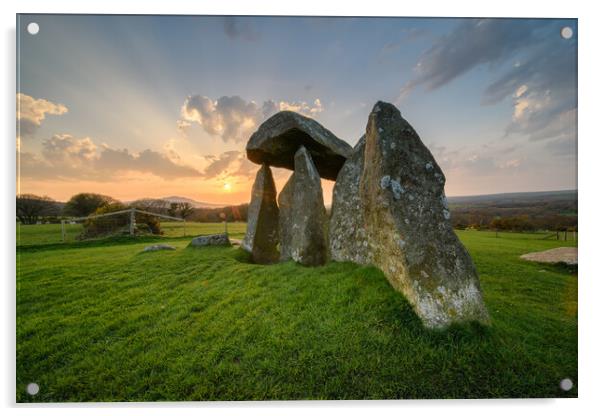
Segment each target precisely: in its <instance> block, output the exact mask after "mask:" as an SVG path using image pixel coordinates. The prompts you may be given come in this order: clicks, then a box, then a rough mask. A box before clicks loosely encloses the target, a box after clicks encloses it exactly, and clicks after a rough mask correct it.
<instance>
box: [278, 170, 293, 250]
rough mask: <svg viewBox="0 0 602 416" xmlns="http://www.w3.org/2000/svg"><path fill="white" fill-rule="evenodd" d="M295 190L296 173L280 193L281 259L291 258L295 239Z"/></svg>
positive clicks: (279, 228)
mask: <svg viewBox="0 0 602 416" xmlns="http://www.w3.org/2000/svg"><path fill="white" fill-rule="evenodd" d="M294 192H295V173H294V172H293V174H292V175H291V176H290V178H289V179H288V181H286V184H285V185H284V187H283V188H282V190H281V191H280V194H279V195H278V209H279V210H280V216H279V222H280V223H279V227H278V230H279V233H280V234H279V239H280V261H287V260H290V259H291V248H292V241H293V218H294V217H293V216H294V213H293V197H294Z"/></svg>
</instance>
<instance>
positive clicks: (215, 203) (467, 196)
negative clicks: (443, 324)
mask: <svg viewBox="0 0 602 416" xmlns="http://www.w3.org/2000/svg"><path fill="white" fill-rule="evenodd" d="M562 192H579V190H578V189H577V188H574V189H552V190H543V191H525V192H500V193H486V194H471V195H446V196H447V198H471V197H483V196H498V195H512V194H540V193H541V194H546V193H562ZM79 193H84V192H75V193H74V194H73V195H77V194H79ZM19 195H26V194H17V196H19ZM73 195H71V196H73ZM103 195H105V196H110V197H113V195H106V194H103ZM39 196H48V195H39ZM173 198H182V199H189V200H191V201H194V202H196V203H203V204H207V205H216V206H215V208H221V207H226V206H232V205H242V204H248V203H249V201H241V202H237V203H223V202H213V201H200V200H197V199H194V198H191V197H188V196H185V195H169V196H162V197H156V198H151V197H141V198H124V199H121V198H115V199H117V200H118V201H119V202H123V203H131V202H135V201H137V200H143V199H173ZM52 199H53V200H54V201H56V202H59V203H66V202H67V201H68V200H69V198H67V199H64V200H58V199H54V198H52ZM325 205H326V206H330V205H331V204H328V203H325ZM207 208H211V207H207Z"/></svg>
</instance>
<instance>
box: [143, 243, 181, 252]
mask: <svg viewBox="0 0 602 416" xmlns="http://www.w3.org/2000/svg"><path fill="white" fill-rule="evenodd" d="M175 249H176V248H175V247H174V246H172V245H169V244H153V245H152V246H146V247H144V250H143V251H159V250H175Z"/></svg>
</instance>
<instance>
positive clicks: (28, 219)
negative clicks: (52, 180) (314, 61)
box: [17, 194, 58, 224]
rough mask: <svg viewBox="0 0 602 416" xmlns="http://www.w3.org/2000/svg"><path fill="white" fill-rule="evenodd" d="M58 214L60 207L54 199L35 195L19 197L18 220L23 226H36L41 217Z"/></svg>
mask: <svg viewBox="0 0 602 416" xmlns="http://www.w3.org/2000/svg"><path fill="white" fill-rule="evenodd" d="M57 213H58V205H57V203H56V201H55V200H53V199H52V198H49V197H47V196H38V195H33V194H22V195H18V196H17V218H18V219H19V221H21V223H22V224H35V223H37V222H38V219H39V218H40V216H44V215H57Z"/></svg>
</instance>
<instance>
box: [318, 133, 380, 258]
mask: <svg viewBox="0 0 602 416" xmlns="http://www.w3.org/2000/svg"><path fill="white" fill-rule="evenodd" d="M365 148H366V136H362V137H361V138H360V140H359V141H358V142H357V144H356V145H355V147H354V148H353V155H352V156H351V157H350V158H349V159H348V160H347V162H345V164H344V165H343V168H342V169H341V171H340V172H339V176H338V177H337V181H336V183H335V184H334V189H333V196H332V209H331V214H330V226H329V236H328V237H329V238H328V240H329V250H330V258H331V259H332V260H335V261H353V262H354V263H358V264H368V263H370V256H369V252H368V240H367V236H366V229H365V227H364V216H363V209H364V206H363V204H362V200H361V198H360V177H361V176H362V171H363V169H364V149H365Z"/></svg>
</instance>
